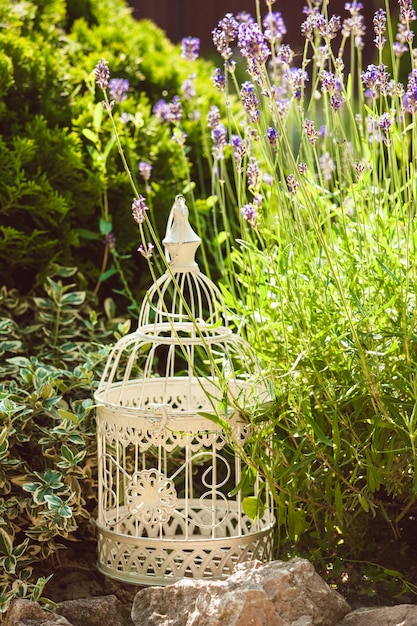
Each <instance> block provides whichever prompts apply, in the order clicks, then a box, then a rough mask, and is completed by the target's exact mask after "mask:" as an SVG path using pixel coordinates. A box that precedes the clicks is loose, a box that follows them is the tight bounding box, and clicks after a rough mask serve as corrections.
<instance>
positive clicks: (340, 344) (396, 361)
mask: <svg viewBox="0 0 417 626" xmlns="http://www.w3.org/2000/svg"><path fill="white" fill-rule="evenodd" d="M313 4H314V3H309V7H310V13H311V14H313V13H314V11H316V10H317V8H315V9H314V10H313V8H312V6H313ZM331 4H332V3H329V8H328V9H327V7H326V8H324V7H323V20H324V23H327V21H328V19H329V18H330V15H331V14H330V11H331V10H333V9H334V8H335V9H336V10H337V9H338V7H332V6H331ZM327 11H329V13H327ZM323 32H325V31H320V29H317V31H314V36H313V37H312V39H311V40H309V41H308V45H306V48H305V51H304V55H303V57H302V59H300V60H299V59H297V58H296V57H294V59H293V61H292V62H291V65H294V66H295V67H294V68H293V69H294V74H290V70H289V66H288V67H287V64H286V63H283V64H282V67H281V66H279V65H278V66H277V67H276V68H275V70H276V71H275V70H271V67H270V66H269V65H268V63H265V64H264V63H258V62H254V65H253V66H251V64H250V62H251V61H252V60H251V59H249V60H248V58H243V63H244V64H245V65H246V67H247V70H248V75H249V78H250V80H251V84H252V88H253V94H254V95H255V96H256V98H257V104H256V106H255V107H254V108H256V109H257V115H252V116H251V115H250V113H252V114H253V110H252V111H251V110H250V107H249V106H248V105H247V103H246V107H245V98H242V102H243V107H242V110H241V112H240V114H239V112H236V111H233V110H232V109H231V108H229V110H228V121H227V126H228V137H229V140H230V138H231V135H232V134H234V135H235V136H237V137H239V138H240V140H241V141H242V144H243V145H244V148H245V151H244V153H243V156H242V153H241V156H240V158H238V157H236V155H235V154H234V152H233V151H231V150H230V149H229V147H226V148H225V149H224V151H223V152H222V154H221V155H220V156H219V157H217V158H216V157H215V159H214V161H215V164H214V165H215V167H214V168H213V172H214V175H213V189H212V195H211V198H214V207H215V209H216V210H217V214H218V217H219V219H218V223H217V225H216V229H217V232H216V234H217V237H216V239H215V241H216V242H217V243H218V245H219V253H218V256H217V259H218V264H219V266H220V267H223V280H222V285H223V291H224V296H225V298H226V301H227V304H228V306H229V308H230V310H231V312H232V314H233V316H234V320H235V324H236V327H237V328H239V329H240V331H241V332H242V333H243V334H244V335H245V337H246V338H247V339H248V341H249V343H250V345H251V346H252V347H253V349H254V350H255V351H256V353H257V355H258V356H259V358H260V359H262V361H263V362H264V363H265V371H268V372H269V374H270V376H271V378H272V380H273V384H274V387H275V390H276V403H275V404H274V405H273V406H271V407H268V408H267V410H266V411H265V412H264V413H263V414H262V412H261V414H257V411H255V413H253V414H252V412H251V410H250V409H248V408H247V407H242V411H245V410H246V411H247V413H248V415H249V418H250V419H251V421H252V423H253V424H254V436H253V440H252V450H251V451H250V453H249V454H247V460H248V463H249V464H251V465H252V466H253V467H254V468H256V470H257V471H259V472H260V473H261V474H262V475H263V476H265V477H266V478H267V479H268V483H269V485H270V488H271V490H272V492H273V494H274V497H275V501H276V504H277V521H278V528H279V538H280V548H281V549H282V550H287V549H288V550H289V552H293V553H294V552H298V551H301V552H303V553H304V554H307V555H310V556H311V557H312V558H314V560H315V561H316V562H319V563H320V562H321V559H324V558H325V557H324V555H327V558H329V559H336V558H339V557H340V558H342V559H345V560H346V559H349V558H362V557H363V558H364V559H365V560H366V557H367V555H368V554H369V549H370V545H371V543H372V535H373V532H374V531H375V528H376V527H380V526H382V527H383V528H384V529H385V531H386V532H389V533H392V536H393V537H398V536H400V535H401V531H402V527H403V523H404V522H405V521H408V520H414V519H415V516H416V514H417V464H416V427H417V423H416V415H417V393H416V391H417V386H416V376H415V372H416V366H417V358H416V354H417V351H416V349H417V343H416V341H417V338H416V333H415V325H416V304H417V302H416V298H417V289H416V285H417V281H416V278H417V277H416V264H415V259H416V244H417V231H416V221H415V209H416V207H415V192H416V183H415V181H416V179H415V172H414V165H413V164H412V162H413V160H414V158H415V154H416V147H417V135H416V125H415V119H414V118H415V113H413V112H412V111H409V112H408V113H407V112H405V110H404V100H403V91H406V90H407V85H406V84H405V85H404V89H403V90H402V89H398V87H397V90H391V91H389V92H384V91H383V89H382V88H381V92H378V90H377V93H376V94H374V97H373V98H369V99H368V100H367V101H365V97H364V93H363V92H362V89H361V84H362V77H361V75H360V72H359V73H358V74H356V70H357V68H361V64H360V62H359V63H358V64H357V63H355V59H356V55H357V54H358V52H357V50H355V49H354V48H352V50H351V55H352V56H351V63H352V65H351V66H350V68H349V67H346V68H345V67H343V71H342V69H341V67H342V65H341V63H340V58H341V52H338V50H337V49H336V45H337V44H336V43H334V42H333V41H331V39H332V38H331V37H329V36H328V35H323ZM347 32H348V31H347ZM345 37H346V38H348V37H349V35H345ZM289 43H290V44H291V42H289ZM324 43H325V44H326V46H327V48H326V50H327V51H328V52H329V53H328V54H327V55H326V56H325V60H323V58H322V57H320V52H323V49H321V48H320V45H321V44H324ZM345 43H346V40H345V39H343V38H342V45H344V44H345ZM280 46H281V41H280V39H279V38H278V41H277V42H275V45H273V46H272V52H271V57H273V58H279V55H280ZM332 46H333V48H332ZM238 47H239V44H238ZM330 50H332V52H330ZM387 52H388V51H387ZM410 53H411V54H410V56H411V57H412V56H413V55H412V51H411V50H410ZM249 56H250V55H249ZM413 58H414V61H411V63H412V67H413V68H414V72H416V69H415V56H414V57H413ZM391 60H392V59H391V58H390V59H389V62H391ZM402 66H403V61H402V62H401V63H400V62H399V61H398V60H395V61H393V62H392V63H391V68H390V69H391V72H392V77H393V84H397V83H398V81H399V77H400V74H401V68H402ZM224 67H225V71H226V76H227V80H228V88H227V90H226V93H227V94H228V95H227V97H229V93H231V92H234V93H237V94H239V93H240V89H241V84H240V83H239V82H238V80H237V78H238V77H237V76H236V74H235V73H233V72H228V65H227V63H225V66H224ZM274 67H275V66H274ZM301 68H302V69H303V70H306V71H308V72H309V84H306V85H305V86H304V87H303V88H300V89H298V90H297V88H294V87H293V86H292V83H291V80H290V79H289V76H296V75H297V74H296V72H297V70H300V69H301ZM326 72H331V74H332V76H333V77H334V78H335V80H336V81H338V82H337V84H338V85H339V89H340V93H339V92H337V93H335V92H334V91H331V90H330V93H329V91H327V89H326V88H325V87H324V86H323V84H324V81H323V76H326ZM247 80H248V76H247V75H245V76H244V78H243V80H242V82H243V81H247ZM358 86H359V88H358ZM271 94H280V99H275V98H274V97H271ZM338 97H340V103H339V104H338V106H334V102H335V101H334V99H333V98H338ZM367 97H368V94H367ZM384 114H386V115H388V116H389V119H390V120H391V125H390V126H389V130H388V131H383V130H382V128H383V127H384V126H383V125H384V122H386V117H384ZM242 118H243V119H244V123H242ZM322 125H323V129H324V130H323V131H322V133H319V132H318V131H319V129H320V127H321V126H322ZM312 127H313V129H314V130H315V135H314V133H312V132H311V128H312ZM267 129H273V130H275V142H274V143H271V142H270V141H269V139H268V136H267V132H266V131H267ZM307 131H308V132H307ZM309 133H310V134H309ZM410 158H411V161H410ZM251 168H252V170H253V169H255V170H256V169H257V177H256V179H255V181H254V182H252V181H253V178H251V172H250V170H251ZM248 207H249V208H250V209H251V210H253V211H254V213H255V216H256V217H255V219H252V220H250V219H246V220H245V219H244V218H245V210H247V209H248ZM236 209H237V211H236ZM240 209H243V213H241V212H240ZM236 213H237V215H236ZM239 213H240V215H239ZM247 216H248V213H246V217H247ZM213 234H214V233H213ZM234 241H236V244H234V243H233V242H234ZM268 440H269V441H271V447H272V450H271V449H269V447H268V446H265V441H268ZM251 504H252V505H253V504H254V503H253V502H252V503H251Z"/></svg>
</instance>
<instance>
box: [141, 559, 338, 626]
mask: <svg viewBox="0 0 417 626" xmlns="http://www.w3.org/2000/svg"><path fill="white" fill-rule="evenodd" d="M349 611H350V607H349V605H348V604H347V602H346V601H345V600H344V599H343V598H342V596H341V595H340V594H338V593H337V592H336V591H334V590H332V589H331V588H330V587H329V586H328V585H327V584H326V583H325V582H324V581H323V580H322V579H321V578H320V576H319V575H318V574H317V573H316V571H315V569H314V567H313V565H311V563H310V562H309V561H307V560H305V559H301V558H295V559H292V560H291V561H288V562H283V561H273V562H271V563H261V562H260V561H250V562H248V563H241V564H239V565H237V566H236V569H235V570H234V572H233V573H232V575H231V576H230V577H229V578H228V579H227V580H223V581H192V580H181V581H179V582H177V583H175V584H173V585H169V586H168V587H149V588H147V589H142V590H141V591H139V592H138V593H137V594H136V596H135V599H134V601H133V607H132V620H133V623H134V624H135V626H144V625H145V624H146V626H335V624H336V623H337V622H338V621H340V620H341V619H342V618H343V617H344V616H345V615H346V614H347V613H349Z"/></svg>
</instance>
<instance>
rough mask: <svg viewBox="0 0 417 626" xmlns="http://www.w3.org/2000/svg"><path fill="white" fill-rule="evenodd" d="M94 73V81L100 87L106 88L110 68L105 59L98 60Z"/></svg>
mask: <svg viewBox="0 0 417 626" xmlns="http://www.w3.org/2000/svg"><path fill="white" fill-rule="evenodd" d="M94 74H95V77H96V83H97V85H98V86H99V87H100V89H103V91H104V90H105V89H107V87H108V84H109V80H110V70H109V65H108V63H107V61H106V59H102V60H101V61H99V62H98V63H97V65H96V67H95V70H94Z"/></svg>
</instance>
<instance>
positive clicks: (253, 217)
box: [240, 204, 258, 228]
mask: <svg viewBox="0 0 417 626" xmlns="http://www.w3.org/2000/svg"><path fill="white" fill-rule="evenodd" d="M240 212H241V214H242V216H243V219H245V220H246V221H247V222H248V223H249V224H250V225H251V226H252V227H253V228H256V224H257V219H258V216H257V211H256V207H255V206H254V205H253V204H244V205H243V207H242V208H241V209H240Z"/></svg>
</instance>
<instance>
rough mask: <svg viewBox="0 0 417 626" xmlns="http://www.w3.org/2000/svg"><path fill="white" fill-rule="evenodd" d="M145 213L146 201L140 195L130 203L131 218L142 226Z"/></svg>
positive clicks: (146, 208) (146, 209)
mask: <svg viewBox="0 0 417 626" xmlns="http://www.w3.org/2000/svg"><path fill="white" fill-rule="evenodd" d="M146 211H148V207H147V206H146V199H145V198H144V197H143V196H142V195H141V194H140V195H139V198H135V199H134V200H133V202H132V216H133V219H134V220H135V222H137V223H138V224H143V222H144V221H145V219H146Z"/></svg>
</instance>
